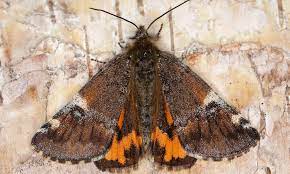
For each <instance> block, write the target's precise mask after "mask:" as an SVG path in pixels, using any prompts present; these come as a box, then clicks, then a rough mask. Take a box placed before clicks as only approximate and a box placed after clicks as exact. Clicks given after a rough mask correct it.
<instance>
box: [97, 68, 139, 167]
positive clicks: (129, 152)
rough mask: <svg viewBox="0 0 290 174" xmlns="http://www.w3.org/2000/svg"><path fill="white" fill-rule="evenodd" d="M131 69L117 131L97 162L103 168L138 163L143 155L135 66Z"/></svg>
mask: <svg viewBox="0 0 290 174" xmlns="http://www.w3.org/2000/svg"><path fill="white" fill-rule="evenodd" d="M130 69H131V70H130V72H131V73H130V81H129V85H128V89H129V90H128V96H127V102H126V104H125V105H124V108H123V109H122V112H121V115H120V116H119V119H118V125H117V129H116V132H115V133H114V137H113V139H112V141H111V143H110V147H109V149H108V151H107V152H106V154H105V156H104V158H103V159H101V160H98V161H96V162H95V165H96V166H97V167H98V168H99V169H101V170H105V169H108V168H109V169H111V168H121V167H127V166H131V165H134V164H137V163H138V161H139V158H140V156H141V152H142V137H141V134H140V130H139V124H140V122H139V118H140V116H139V111H138V108H137V98H136V97H137V93H136V84H135V71H134V67H133V66H131V68H130Z"/></svg>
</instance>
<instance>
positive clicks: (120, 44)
mask: <svg viewBox="0 0 290 174" xmlns="http://www.w3.org/2000/svg"><path fill="white" fill-rule="evenodd" d="M118 45H119V47H120V48H121V49H125V48H127V45H126V43H125V42H124V41H123V40H122V41H120V42H118Z"/></svg>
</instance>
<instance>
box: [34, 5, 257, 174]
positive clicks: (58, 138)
mask: <svg viewBox="0 0 290 174" xmlns="http://www.w3.org/2000/svg"><path fill="white" fill-rule="evenodd" d="M186 2H188V1H185V2H183V3H181V4H179V5H177V6H176V7H174V8H172V9H170V10H169V11H167V12H165V13H164V14H162V15H161V16H159V17H158V18H156V19H155V20H154V21H153V22H152V23H151V24H150V25H149V26H148V27H147V29H145V27H144V26H137V25H136V24H134V23H133V22H131V21H129V20H127V19H124V18H122V17H119V16H117V17H118V18H121V19H123V20H125V21H127V22H129V23H131V24H133V25H134V26H135V27H136V28H137V31H136V34H135V36H134V37H133V38H132V39H133V40H134V43H133V44H132V45H130V46H128V47H127V48H126V51H125V52H124V53H121V54H119V55H117V56H116V57H115V58H113V59H112V60H111V61H110V62H109V63H108V64H107V65H106V66H105V68H103V69H102V70H101V71H100V72H98V73H97V74H96V75H95V76H94V77H93V78H92V79H91V80H90V81H89V82H88V83H87V84H86V85H85V86H84V87H83V88H82V89H81V90H80V91H79V92H78V93H77V94H76V95H75V96H74V97H73V100H72V101H71V102H69V103H68V104H67V105H66V106H65V107H64V108H62V109H61V110H60V111H59V112H57V114H56V115H54V116H53V118H52V119H51V120H50V121H48V122H47V123H45V124H44V125H43V126H42V127H41V128H40V130H38V131H37V132H36V134H35V135H34V137H33V138H32V145H33V146H34V147H35V149H36V151H42V152H43V155H44V156H49V157H50V158H51V159H52V160H58V161H59V162H65V161H72V162H73V163H78V162H79V161H82V160H84V161H86V162H89V161H93V162H94V164H95V165H96V166H97V167H98V168H99V169H101V170H106V169H112V168H123V167H128V166H131V165H136V164H137V163H138V161H139V159H140V158H141V157H142V156H144V155H146V154H151V155H152V156H153V158H154V162H155V163H158V164H160V165H164V166H170V167H175V166H182V167H190V166H192V165H194V163H195V162H196V160H197V159H208V158H211V159H213V160H216V161H219V160H222V159H223V158H227V159H233V158H234V157H237V156H240V155H242V154H243V153H244V152H247V151H248V150H249V148H250V147H253V146H255V145H256V144H257V141H258V140H259V139H260V135H259V133H258V131H257V130H256V129H255V128H253V127H251V126H250V124H249V121H248V120H246V119H245V118H243V117H241V115H240V113H239V111H238V110H237V109H236V108H235V107H233V106H231V105H229V104H227V103H226V102H225V101H224V100H223V99H222V98H221V97H219V95H218V94H217V93H215V92H214V91H213V90H212V88H211V87H210V86H209V85H208V84H207V83H206V82H205V81H204V80H202V79H201V78H200V77H199V76H198V75H197V74H196V73H194V72H193V71H192V70H191V69H190V68H189V67H187V66H186V65H184V64H183V63H182V62H181V61H180V60H179V59H177V58H176V57H175V56H174V55H172V54H170V53H168V52H165V51H161V50H159V49H158V47H157V46H156V45H154V43H153V42H152V41H153V40H154V39H157V38H158V37H159V33H160V31H161V30H159V32H158V34H157V36H155V37H154V36H151V35H149V34H148V32H147V31H148V29H149V28H150V26H152V24H153V23H154V22H155V21H156V20H158V19H159V18H160V17H162V16H164V15H165V14H167V13H168V12H170V11H172V10H173V9H175V8H177V7H179V6H181V5H182V4H184V3H186ZM94 10H98V11H103V12H105V13H108V14H110V15H113V16H116V15H114V14H111V13H109V12H107V11H104V10H101V9H94ZM161 28H162V27H161Z"/></svg>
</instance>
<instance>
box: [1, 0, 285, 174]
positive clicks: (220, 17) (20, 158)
mask: <svg viewBox="0 0 290 174" xmlns="http://www.w3.org/2000/svg"><path fill="white" fill-rule="evenodd" d="M180 2H181V1H180V0H172V1H170V0H169V1H168V0H111V1H101V0H95V1H93V0H59V1H57V0H37V1H36V0H22V1H18V0H10V1H9V0H7V1H6V0H1V1H0V36H1V37H0V59H1V68H0V92H1V93H0V102H1V106H0V173H1V174H9V173H27V174H28V173H29V174H30V173H99V171H98V170H97V168H96V167H95V166H94V165H93V164H92V163H88V164H79V165H71V164H58V163H56V162H51V161H49V160H48V159H44V158H43V157H42V156H41V155H39V154H37V153H35V152H33V151H32V149H31V146H30V141H31V137H32V136H33V134H34V133H35V131H36V130H37V129H38V128H39V127H40V126H41V125H42V124H43V123H44V122H45V121H46V120H47V119H49V118H51V117H52V116H53V115H54V113H55V112H57V111H58V110H59V109H60V108H61V107H63V106H64V105H65V104H66V102H68V101H69V100H70V99H71V98H72V96H73V95H74V94H75V93H76V92H77V91H78V90H79V89H80V88H81V87H82V86H83V85H84V84H85V83H86V82H87V81H88V79H89V77H91V76H92V75H93V74H95V73H96V72H97V71H98V69H99V68H100V67H101V66H103V64H102V63H97V62H95V61H90V59H97V60H99V61H104V62H106V61H108V60H110V59H111V58H112V57H113V55H114V54H117V53H120V51H121V49H120V48H119V46H118V42H119V41H122V40H123V41H125V42H126V41H127V40H128V39H127V38H128V37H129V36H132V35H133V34H134V31H135V28H134V27H132V26H131V25H130V24H127V23H125V22H121V21H119V20H118V19H116V18H113V17H111V16H109V15H106V14H103V13H99V12H95V11H90V10H89V9H88V8H89V7H95V8H101V9H106V10H108V11H111V12H114V13H117V14H121V15H122V16H123V17H125V18H128V19H130V20H132V21H134V22H135V23H137V24H138V25H139V24H144V25H148V24H149V23H150V21H151V20H153V19H154V18H155V17H157V16H158V15H160V14H161V13H162V12H164V11H166V10H167V9H169V8H170V6H174V5H176V4H178V3H180ZM289 20H290V1H288V0H271V1H267V0H256V1H255V0H192V1H191V2H190V3H188V4H186V5H184V6H183V7H180V8H179V9H177V10H175V11H174V12H173V13H171V14H170V15H167V16H165V17H163V18H162V19H161V20H159V21H158V23H156V24H155V25H154V26H153V27H152V29H151V30H150V32H151V33H156V32H157V31H158V28H159V26H160V24H161V23H163V24H164V29H163V31H162V34H161V39H160V40H159V41H158V42H157V43H156V45H158V47H159V48H160V49H162V50H167V51H171V52H172V53H174V54H176V55H177V56H178V57H183V58H184V63H186V64H187V65H189V66H190V67H191V68H192V69H193V70H194V71H195V72H197V73H198V74H200V76H201V77H203V78H204V80H205V81H207V82H208V83H209V84H210V85H211V86H212V87H213V88H214V89H215V90H216V91H217V92H218V93H219V94H220V95H221V96H222V97H223V98H224V99H225V100H226V101H228V102H229V103H232V104H233V105H235V106H236V107H238V108H239V109H240V110H241V112H242V113H243V114H244V116H245V117H246V118H249V119H250V121H251V123H252V125H253V126H254V127H256V128H257V129H258V130H259V131H260V132H261V135H262V139H261V141H260V142H259V144H258V145H257V146H256V147H255V148H252V149H251V150H250V152H249V153H247V154H245V155H243V156H242V157H240V158H237V159H234V160H232V161H227V160H225V161H222V162H212V161H198V162H197V163H196V165H195V166H193V167H192V168H191V169H186V170H178V171H175V170H174V171H169V172H168V173H170V172H172V173H196V174H217V173H218V174H220V173H225V174H228V173H230V174H232V173H239V174H287V173H290V172H289V171H290V168H289V164H290V154H289V153H290V145H289V144H290V137H289V133H290V132H289V131H290V125H289V123H290V122H289V120H290V118H289V100H290V98H289V94H290V83H289V74H290V72H289V64H290V62H289V57H290V30H289V28H290V23H289V22H290V21H289ZM167 171H168V170H167V169H163V170H159V169H158V170H157V169H156V166H153V165H152V159H143V160H142V161H141V162H140V164H139V167H138V168H137V169H133V170H131V172H132V173H166V172H167ZM125 172H127V171H125Z"/></svg>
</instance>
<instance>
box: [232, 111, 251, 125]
mask: <svg viewBox="0 0 290 174" xmlns="http://www.w3.org/2000/svg"><path fill="white" fill-rule="evenodd" d="M242 118H243V117H242V116H241V114H238V115H233V116H232V122H233V123H234V124H236V125H239V124H240V120H241V119H242ZM243 119H245V118H243ZM241 125H242V127H243V128H250V127H251V126H250V123H243V124H241Z"/></svg>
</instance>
